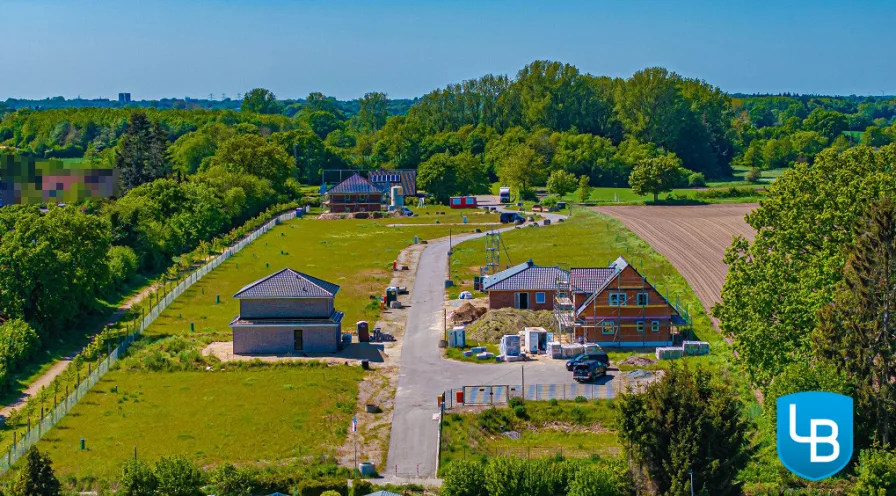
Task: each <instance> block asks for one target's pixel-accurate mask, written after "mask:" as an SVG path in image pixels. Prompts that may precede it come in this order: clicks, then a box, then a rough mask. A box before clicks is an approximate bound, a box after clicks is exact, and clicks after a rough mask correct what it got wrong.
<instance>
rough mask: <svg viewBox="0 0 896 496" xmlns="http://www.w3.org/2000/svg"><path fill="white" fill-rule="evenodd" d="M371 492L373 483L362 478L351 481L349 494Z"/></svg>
mask: <svg viewBox="0 0 896 496" xmlns="http://www.w3.org/2000/svg"><path fill="white" fill-rule="evenodd" d="M372 492H373V484H371V483H370V482H369V481H366V480H363V479H355V480H353V481H352V490H351V493H350V495H351V496H366V495H368V494H370V493H372Z"/></svg>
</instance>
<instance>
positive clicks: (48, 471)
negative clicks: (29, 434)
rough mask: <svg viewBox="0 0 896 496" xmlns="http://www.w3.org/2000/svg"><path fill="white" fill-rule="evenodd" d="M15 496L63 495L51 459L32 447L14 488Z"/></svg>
mask: <svg viewBox="0 0 896 496" xmlns="http://www.w3.org/2000/svg"><path fill="white" fill-rule="evenodd" d="M12 493H13V494H14V495H15V496H57V495H59V494H62V492H61V489H60V484H59V479H57V478H56V474H54V473H53V463H52V462H51V461H50V457H49V456H47V455H45V454H43V453H41V452H40V451H39V450H38V449H37V448H36V447H34V446H32V447H31V449H29V450H28V453H27V454H26V455H25V464H24V465H23V466H22V469H21V471H20V472H19V475H18V476H17V477H16V481H15V484H14V485H13V488H12Z"/></svg>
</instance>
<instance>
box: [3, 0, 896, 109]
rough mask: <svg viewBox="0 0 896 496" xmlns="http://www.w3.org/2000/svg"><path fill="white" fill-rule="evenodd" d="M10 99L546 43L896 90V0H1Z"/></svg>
mask: <svg viewBox="0 0 896 496" xmlns="http://www.w3.org/2000/svg"><path fill="white" fill-rule="evenodd" d="M0 19H2V38H3V39H4V40H5V41H4V42H3V43H0V100H5V99H6V98H7V97H19V98H43V97H47V96H56V95H62V96H65V97H67V98H73V97H75V96H77V95H81V96H82V97H84V98H94V97H114V96H115V95H116V94H117V93H118V92H119V91H129V92H131V93H132V95H133V98H135V99H152V98H161V97H183V96H191V97H194V98H195V97H206V96H207V95H208V94H209V93H213V94H214V95H215V97H216V98H218V97H220V95H221V94H222V93H226V94H227V95H228V96H230V97H232V98H233V97H235V96H236V95H237V93H239V92H245V91H246V90H247V89H251V88H254V87H258V86H261V87H265V88H268V89H270V90H272V91H273V92H274V93H275V94H276V95H277V96H278V97H280V98H296V97H303V96H305V95H307V94H308V93H309V92H311V91H321V92H323V93H325V94H327V95H332V96H336V97H337V98H340V99H349V98H357V97H358V96H361V95H362V94H363V93H365V92H367V91H383V92H386V93H388V94H389V96H390V97H392V98H406V97H413V96H419V95H422V94H423V93H426V92H427V91H430V90H432V89H435V88H438V87H444V86H445V85H446V84H448V83H452V82H458V81H461V80H463V79H469V78H474V77H478V76H480V75H482V74H485V73H490V72H491V73H503V74H509V75H514V74H515V73H516V71H517V70H519V69H520V68H521V67H522V66H523V65H525V64H526V63H528V62H530V61H532V60H535V59H552V60H560V61H564V62H569V63H571V64H574V65H576V66H577V67H578V68H579V69H580V70H582V71H584V72H589V73H592V74H602V75H609V76H617V77H628V76H630V75H631V74H632V73H633V72H635V71H637V70H639V69H641V68H644V67H648V66H655V65H659V66H663V67H666V68H668V69H670V70H674V71H676V72H678V73H680V74H683V75H685V76H689V77H697V78H700V79H704V80H706V81H708V82H710V83H712V84H715V85H717V86H719V87H721V88H722V89H723V90H726V91H728V92H749V93H752V92H782V91H790V92H799V93H823V94H853V93H855V94H874V95H879V94H881V92H884V93H886V94H896V62H894V61H893V55H892V50H893V47H894V46H896V30H894V29H893V26H894V24H896V2H893V1H862V0H853V1H849V2H847V1H825V0H816V1H814V2H809V1H788V2H767V1H744V2H733V1H727V0H716V1H702V0H700V1H698V0H692V1H686V2H678V1H672V0H667V1H655V2H643V1H612V2H610V1H596V0H592V1H582V2H579V1H566V0H564V1H556V2H555V1H543V2H509V1H507V2H505V1H494V2H489V1H479V2H473V1H460V0H444V1H431V2H430V1H423V0H418V1H416V2H411V1H389V0H382V1H374V0H367V1H329V2H323V1H321V2H307V1H298V0H294V1H285V0H280V1H265V0H254V1H248V0H226V1H225V0H221V1H211V0H189V1H187V0H182V1H180V2H174V1H169V0H144V1H132V0H115V1H113V0H105V1H95V0H74V1H73V0H0Z"/></svg>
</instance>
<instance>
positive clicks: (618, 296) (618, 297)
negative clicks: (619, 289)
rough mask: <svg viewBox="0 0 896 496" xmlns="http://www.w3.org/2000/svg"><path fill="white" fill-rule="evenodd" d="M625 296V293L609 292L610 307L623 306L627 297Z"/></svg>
mask: <svg viewBox="0 0 896 496" xmlns="http://www.w3.org/2000/svg"><path fill="white" fill-rule="evenodd" d="M626 296H627V295H626V294H625V293H610V295H609V302H610V306H611V307H624V306H625V304H626V300H627V299H628V298H627V297H626Z"/></svg>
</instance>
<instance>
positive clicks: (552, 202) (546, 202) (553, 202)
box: [541, 195, 560, 208]
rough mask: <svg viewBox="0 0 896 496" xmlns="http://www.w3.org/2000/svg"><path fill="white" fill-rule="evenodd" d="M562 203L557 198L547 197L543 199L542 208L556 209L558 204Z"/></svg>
mask: <svg viewBox="0 0 896 496" xmlns="http://www.w3.org/2000/svg"><path fill="white" fill-rule="evenodd" d="M559 201H560V199H559V198H557V197H556V196H553V195H552V196H545V197H544V198H542V199H541V206H543V207H547V208H551V207H556V206H557V203H558V202H559Z"/></svg>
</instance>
